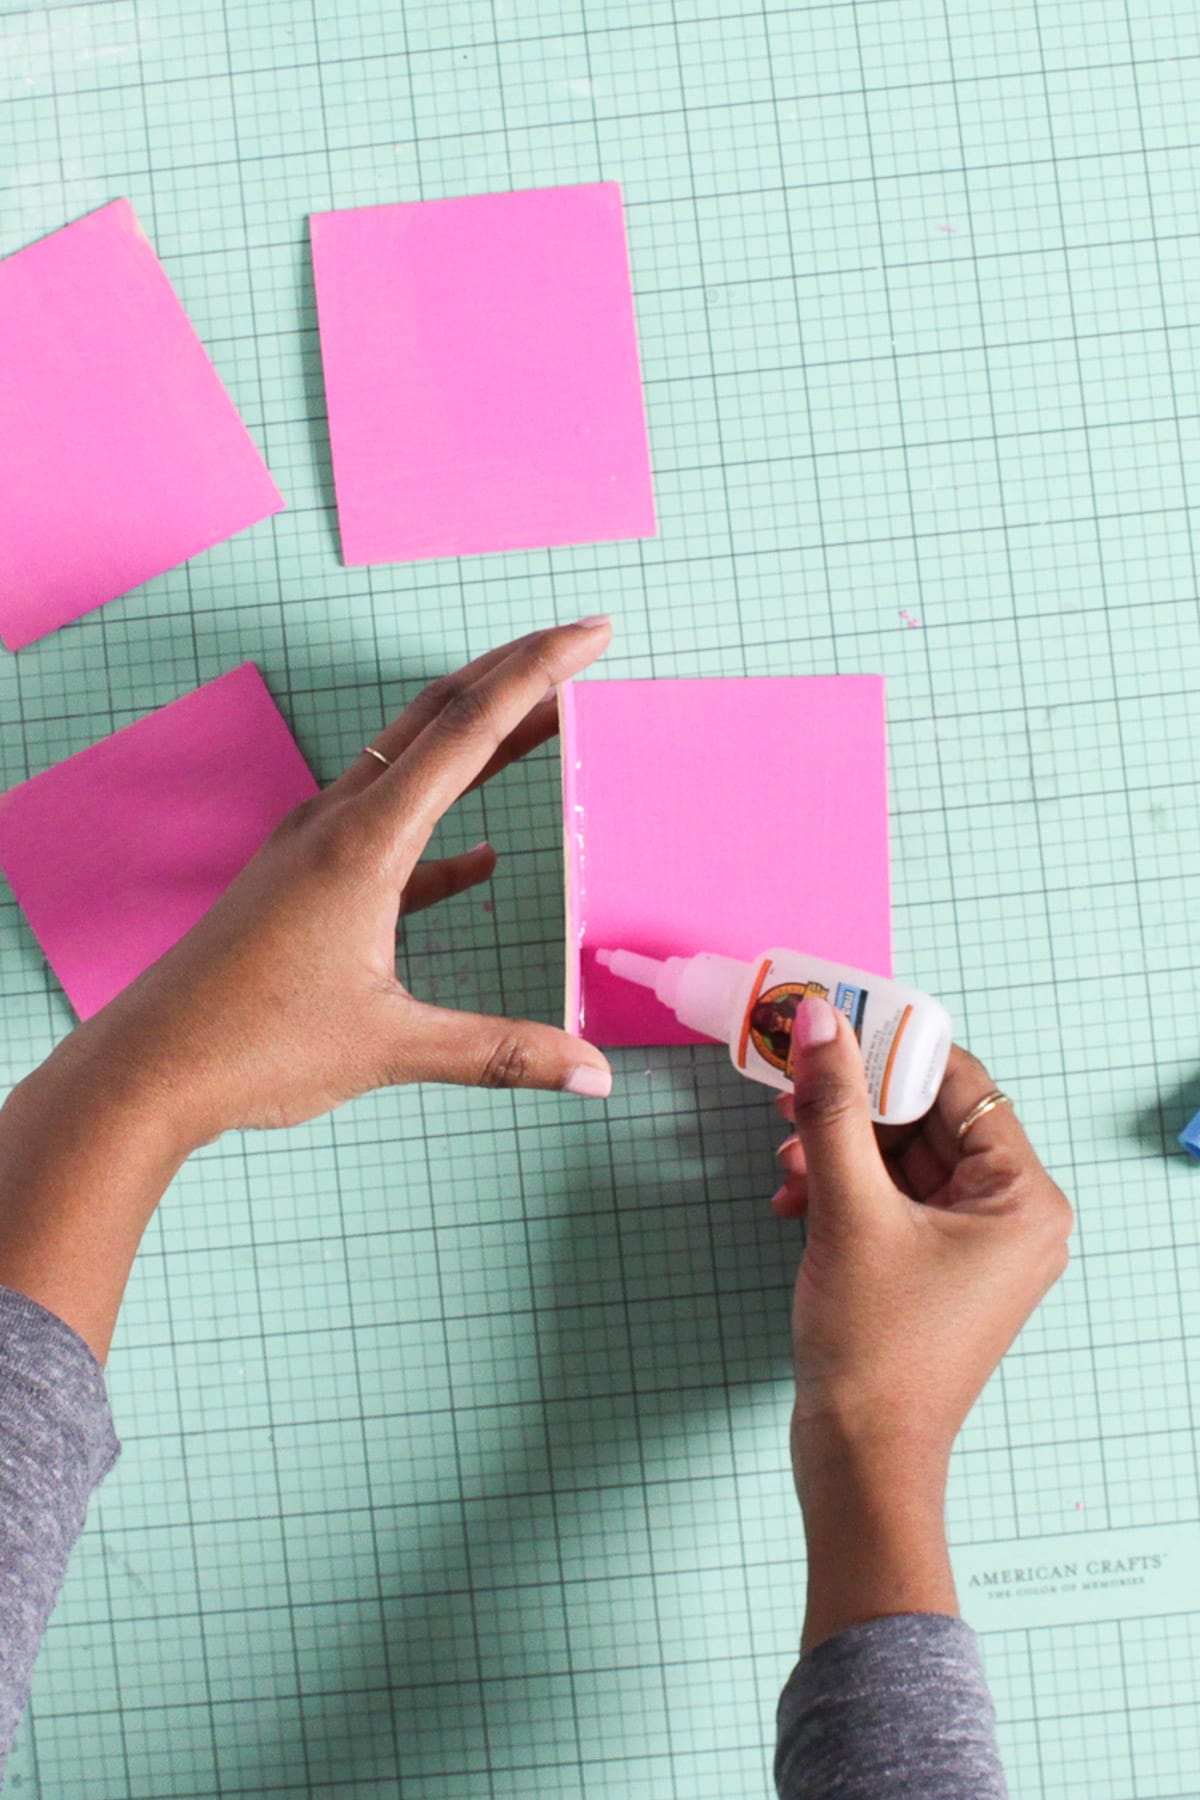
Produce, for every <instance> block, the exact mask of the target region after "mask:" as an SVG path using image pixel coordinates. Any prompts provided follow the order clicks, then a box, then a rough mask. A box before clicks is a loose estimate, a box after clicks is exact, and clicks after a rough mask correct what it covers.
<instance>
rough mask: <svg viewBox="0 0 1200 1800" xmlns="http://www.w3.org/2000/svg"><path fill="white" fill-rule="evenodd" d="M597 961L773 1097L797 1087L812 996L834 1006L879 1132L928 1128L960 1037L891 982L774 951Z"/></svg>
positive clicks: (616, 955) (938, 1011)
mask: <svg viewBox="0 0 1200 1800" xmlns="http://www.w3.org/2000/svg"><path fill="white" fill-rule="evenodd" d="M596 961H597V962H598V963H599V964H600V966H601V967H602V968H605V969H609V970H611V972H612V973H613V974H614V975H620V976H622V977H623V978H624V980H626V981H636V982H638V983H639V984H640V986H642V987H648V988H652V989H653V991H654V993H655V995H656V996H657V998H658V999H659V1000H661V1001H662V1003H663V1005H664V1006H669V1007H670V1009H671V1011H672V1012H673V1013H674V1014H675V1017H676V1018H677V1019H678V1020H679V1022H680V1023H681V1024H682V1025H689V1026H690V1027H691V1029H692V1030H693V1031H700V1032H703V1034H704V1036H705V1037H710V1038H717V1039H723V1040H724V1042H725V1043H727V1044H728V1045H729V1053H730V1055H731V1056H732V1057H733V1066H734V1068H735V1069H739V1070H740V1071H741V1073H742V1074H743V1075H748V1076H749V1077H750V1078H751V1080H752V1081H763V1082H765V1083H766V1084H767V1086H768V1087H776V1088H783V1089H789V1088H790V1087H791V1085H792V1083H791V1077H790V1076H789V1074H788V1057H789V1055H790V1052H791V1047H792V1021H793V1019H794V1018H795V1016H796V1008H797V1007H798V1006H799V1004H800V1002H801V1001H802V1000H804V999H806V998H807V997H808V996H809V995H810V994H813V995H817V996H818V997H819V998H820V999H822V1000H828V1001H829V1003H830V1005H831V1006H835V1007H836V1008H837V1010H838V1012H840V1013H844V1014H845V1016H846V1018H848V1019H849V1021H850V1023H851V1025H852V1026H853V1028H854V1034H855V1036H856V1037H857V1039H858V1041H859V1044H860V1046H861V1048H862V1055H863V1062H864V1064H865V1065H866V1071H867V1089H868V1092H869V1093H870V1096H871V1112H872V1116H873V1117H874V1119H875V1121H876V1123H877V1124H880V1125H907V1124H908V1123H909V1122H910V1121H911V1120H913V1119H919V1118H921V1117H922V1115H923V1114H925V1113H927V1112H928V1111H929V1109H930V1107H931V1106H932V1105H933V1103H934V1101H935V1099H936V1098H937V1092H938V1089H939V1087H940V1086H941V1085H942V1076H943V1075H944V1074H945V1072H946V1059H947V1057H948V1056H949V1054H950V1040H951V1036H952V1032H953V1027H952V1025H951V1023H950V1014H949V1013H948V1012H947V1011H946V1009H945V1007H944V1006H943V1005H942V1004H941V1002H940V1001H938V1000H934V999H932V998H931V997H930V995H928V994H922V993H919V992H918V990H917V989H916V988H910V987H904V986H902V985H901V983H900V982H898V981H887V980H885V979H884V977H883V976H882V975H865V974H862V973H860V972H859V971H858V970H856V969H845V968H841V967H839V965H838V964H837V963H830V962H824V961H823V960H822V959H821V958H820V957H818V956H801V955H800V953H799V951H796V950H767V951H765V952H764V953H763V955H762V956H759V957H756V958H755V960H754V961H753V962H752V963H744V962H738V961H736V960H735V959H734V958H733V957H732V956H710V955H700V956H670V957H668V958H667V960H666V961H665V962H658V961H656V959H655V958H654V957H652V956H639V955H638V954H637V952H636V951H634V950H600V951H598V952H597V955H596Z"/></svg>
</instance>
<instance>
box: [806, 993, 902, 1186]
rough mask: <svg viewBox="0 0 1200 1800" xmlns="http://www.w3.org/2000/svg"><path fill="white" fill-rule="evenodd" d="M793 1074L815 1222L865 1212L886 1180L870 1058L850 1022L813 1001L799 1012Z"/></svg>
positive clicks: (818, 1001)
mask: <svg viewBox="0 0 1200 1800" xmlns="http://www.w3.org/2000/svg"><path fill="white" fill-rule="evenodd" d="M789 1072H790V1074H791V1077H792V1081H793V1084H794V1088H795V1128H796V1136H797V1137H798V1138H799V1139H800V1143H801V1145H802V1147H803V1150H804V1167H805V1170H806V1172H807V1176H808V1207H809V1216H810V1218H815V1217H816V1216H817V1215H818V1214H819V1213H821V1212H838V1213H843V1214H844V1213H848V1212H853V1211H855V1210H857V1209H858V1208H859V1207H861V1206H862V1205H863V1204H864V1203H865V1202H867V1201H868V1200H872V1199H874V1198H875V1196H876V1195H877V1194H878V1192H879V1184H880V1179H881V1177H882V1178H884V1179H886V1173H885V1170H884V1166H883V1158H882V1157H881V1156H880V1154H879V1146H878V1144H877V1143H876V1141H875V1130H874V1127H873V1125H872V1123H871V1103H870V1100H869V1099H868V1097H867V1077H866V1071H865V1070H864V1068H863V1060H862V1053H861V1051H860V1050H859V1047H858V1040H857V1038H856V1037H855V1035H854V1032H853V1030H852V1028H851V1026H850V1022H849V1020H848V1019H845V1018H843V1017H842V1015H841V1013H839V1012H838V1011H837V1009H836V1008H835V1007H832V1006H830V1004H829V1002H828V1000H819V999H817V998H815V997H813V996H811V995H810V996H809V998H808V999H806V1000H804V1001H802V1002H801V1004H800V1005H799V1006H798V1007H797V1008H796V1019H795V1023H794V1024H793V1026H792V1053H791V1059H790V1063H789Z"/></svg>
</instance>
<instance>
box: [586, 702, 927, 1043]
mask: <svg viewBox="0 0 1200 1800" xmlns="http://www.w3.org/2000/svg"><path fill="white" fill-rule="evenodd" d="M561 714H562V757H563V806H564V823H565V835H566V884H567V1007H566V1015H567V1029H568V1030H569V1031H574V1032H578V1033H581V1034H582V1035H584V1036H585V1037H587V1038H589V1039H590V1040H591V1042H592V1043H594V1044H602V1045H608V1046H616V1045H621V1044H684V1043H698V1042H702V1041H703V1040H702V1039H700V1038H698V1037H697V1036H696V1034H695V1033H694V1032H691V1031H689V1030H687V1029H686V1028H685V1027H684V1026H682V1025H680V1024H679V1022H678V1021H677V1020H676V1018H675V1016H674V1014H673V1013H671V1012H669V1011H668V1010H667V1008H666V1007H664V1006H662V1005H661V1004H660V1003H659V1001H657V1000H656V999H655V997H654V995H653V994H652V993H650V992H649V990H647V989H645V988H641V987H636V986H634V985H633V984H632V983H630V982H627V981H622V980H621V979H620V978H619V977H617V976H615V975H613V974H611V973H610V972H609V971H608V970H606V969H602V968H601V967H600V965H599V964H598V963H597V961H596V951H597V950H605V949H610V950H611V949H625V950H638V951H640V952H641V953H642V954H643V955H645V956H656V957H665V956H693V955H695V954H696V953H697V952H698V951H701V950H712V951H717V952H719V953H720V954H722V955H725V956H737V957H741V958H742V959H744V960H745V961H749V960H750V959H751V958H752V957H754V956H756V955H757V954H758V953H759V952H760V951H762V950H769V949H772V948H774V947H780V948H788V949H792V950H801V951H804V950H807V951H810V952H811V953H812V954H813V955H817V956H824V957H829V958H832V959H833V960H835V961H840V962H843V963H846V964H848V965H850V966H852V967H854V968H859V969H869V970H872V971H874V972H876V973H878V974H881V975H890V974H891V971H892V945H891V912H890V903H889V878H888V818H887V753H886V742H885V727H884V698H883V680H882V678H881V677H879V676H874V675H846V676H794V677H793V676H780V677H771V678H767V679H736V678H735V679H717V680H700V681H573V682H568V683H566V684H565V685H564V687H563V689H562V694H561Z"/></svg>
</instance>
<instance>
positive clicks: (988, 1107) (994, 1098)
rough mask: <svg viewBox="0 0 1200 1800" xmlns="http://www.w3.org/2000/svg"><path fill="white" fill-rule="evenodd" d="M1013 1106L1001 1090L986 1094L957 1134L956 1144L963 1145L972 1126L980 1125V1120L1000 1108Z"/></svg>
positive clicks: (971, 1111)
mask: <svg viewBox="0 0 1200 1800" xmlns="http://www.w3.org/2000/svg"><path fill="white" fill-rule="evenodd" d="M1011 1105H1012V1101H1011V1099H1010V1098H1009V1096H1008V1095H1007V1094H1002V1093H1001V1092H1000V1089H999V1088H993V1089H992V1091H991V1093H990V1094H985V1095H984V1096H983V1099H982V1100H977V1101H976V1102H975V1104H974V1106H973V1107H972V1108H971V1110H970V1112H969V1113H968V1114H967V1116H966V1118H965V1119H964V1120H963V1122H962V1124H961V1125H960V1126H959V1128H958V1130H957V1131H956V1132H955V1134H954V1138H955V1142H956V1143H959V1144H961V1143H962V1141H963V1139H964V1138H965V1137H966V1135H967V1133H968V1131H970V1129H971V1127H972V1125H978V1123H979V1121H980V1119H983V1118H986V1117H987V1115H988V1113H990V1112H994V1111H995V1109H996V1108H997V1107H998V1106H1011Z"/></svg>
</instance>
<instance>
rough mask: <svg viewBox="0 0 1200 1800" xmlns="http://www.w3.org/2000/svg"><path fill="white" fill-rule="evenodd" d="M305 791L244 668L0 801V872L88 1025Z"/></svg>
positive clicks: (294, 758) (303, 772) (285, 740)
mask: <svg viewBox="0 0 1200 1800" xmlns="http://www.w3.org/2000/svg"><path fill="white" fill-rule="evenodd" d="M316 791H317V784H316V782H315V781H314V780H313V778H312V775H311V774H310V773H309V770H308V767H307V765H306V763H305V761H304V758H303V756H302V755H301V754H300V751H299V749H298V748H297V745H296V742H295V740H294V738H293V737H292V734H291V732H290V731H289V730H288V728H287V725H286V724H285V723H284V721H283V718H282V717H281V715H280V713H279V710H278V708H277V707H276V705H275V702H274V701H273V700H272V698H271V696H270V694H269V693H268V692H267V688H266V684H265V683H264V681H263V679H262V676H261V675H260V674H259V672H258V670H257V669H256V668H255V666H254V664H253V663H243V664H242V665H241V667H240V668H236V669H232V670H231V671H230V672H229V673H228V674H227V675H222V676H220V677H218V679H217V680H216V681H210V682H208V683H206V684H205V686H204V687H201V688H196V689H195V690H194V692H192V693H190V694H185V695H184V696H183V698H182V699H180V700H174V701H172V702H171V704H170V705H169V706H164V707H162V708H161V709H160V710H159V711H158V712H153V713H149V714H147V716H146V717H145V718H143V719H138V720H137V722H136V723H135V724H133V725H127V726H125V727H124V729H123V730H121V731H117V732H115V733H114V734H113V735H112V736H111V737H107V738H102V739H101V741H100V742H99V743H98V744H93V745H91V746H90V748H89V749H87V750H81V751H80V752H79V754H78V755H76V756H71V757H68V758H67V760H66V761H65V762H61V763H58V764H57V765H56V766H55V767H54V768H52V769H47V770H46V772H45V773H44V774H42V775H35V776H34V777H33V779H32V780H30V781H25V782H22V783H21V785H20V786H19V787H15V788H11V789H10V790H9V792H8V793H7V794H4V795H0V869H3V871H4V873H5V875H7V877H8V879H9V881H10V882H11V884H12V888H13V892H14V893H15V894H16V897H17V899H18V901H19V902H20V904H21V908H22V910H23V911H24V913H25V916H26V918H27V919H28V920H29V923H30V925H31V926H32V928H33V931H34V933H35V935H36V937H37V939H38V942H39V943H40V944H41V946H42V949H43V950H44V951H45V953H46V958H47V960H48V962H49V963H50V966H51V968H52V969H53V970H54V972H55V974H56V975H57V976H58V978H59V980H60V981H61V982H62V984H63V987H64V988H65V989H66V991H67V997H68V998H69V1000H70V1001H71V1004H72V1005H73V1006H74V1008H75V1010H76V1012H77V1013H78V1014H79V1016H80V1017H81V1018H84V1019H86V1018H89V1017H90V1016H91V1014H92V1013H94V1012H98V1011H99V1009H100V1007H102V1006H103V1005H105V1003H106V1002H107V1001H109V1000H111V999H112V998H113V996H114V994H118V993H120V991H121V989H122V988H124V987H127V986H128V984H129V983H130V982H131V981H132V980H133V979H134V977H135V976H136V975H140V974H141V972H142V970H143V969H145V968H148V967H149V965H150V964H151V963H152V962H155V961H156V960H157V959H158V957H160V956H161V955H162V954H163V952H164V951H166V950H169V949H170V947H171V945H172V944H174V943H176V942H177V941H178V940H179V939H180V938H181V937H182V936H183V935H184V933H185V932H186V931H189V930H190V929H191V927H192V926H193V925H194V924H195V923H196V921H197V920H198V919H200V918H201V917H202V916H203V914H204V913H206V912H207V911H208V909H209V907H210V906H211V905H212V904H213V902H214V901H215V900H217V899H218V898H219V897H220V895H221V894H222V893H224V891H225V889H226V888H227V887H228V886H229V883H230V882H231V881H232V880H233V878H234V876H235V875H236V874H237V873H238V871H239V870H240V869H241V868H243V867H244V865H245V864H246V863H247V862H249V860H250V858H251V857H252V856H253V855H254V853H255V851H256V850H257V849H258V848H259V847H260V845H261V844H262V843H263V841H264V840H265V839H266V838H267V837H268V836H269V834H270V832H271V831H272V830H273V829H274V827H275V826H276V825H277V824H278V823H279V821H280V819H282V818H283V816H284V814H285V813H287V812H290V810H291V809H292V807H293V806H296V805H298V804H299V803H300V801H302V800H306V799H308V798H309V796H310V795H312V794H315V793H316Z"/></svg>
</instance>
